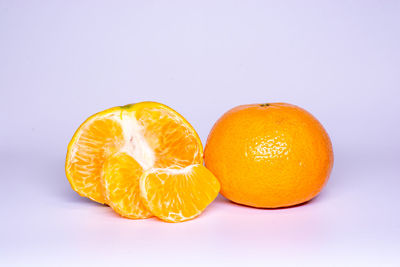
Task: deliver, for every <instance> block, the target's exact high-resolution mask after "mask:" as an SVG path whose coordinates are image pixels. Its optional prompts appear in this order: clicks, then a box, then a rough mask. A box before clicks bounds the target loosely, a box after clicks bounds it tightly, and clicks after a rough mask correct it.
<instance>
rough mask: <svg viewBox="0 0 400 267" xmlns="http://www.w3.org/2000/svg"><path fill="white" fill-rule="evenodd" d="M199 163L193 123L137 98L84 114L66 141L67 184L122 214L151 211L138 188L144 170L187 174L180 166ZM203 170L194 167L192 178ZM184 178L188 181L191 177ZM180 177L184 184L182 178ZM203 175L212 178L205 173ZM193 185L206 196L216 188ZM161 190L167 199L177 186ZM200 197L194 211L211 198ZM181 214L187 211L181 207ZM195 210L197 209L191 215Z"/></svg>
mask: <svg viewBox="0 0 400 267" xmlns="http://www.w3.org/2000/svg"><path fill="white" fill-rule="evenodd" d="M202 163H203V149H202V145H201V141H200V139H199V137H198V135H197V133H196V131H195V130H194V129H193V127H192V126H191V125H190V124H189V123H188V122H187V121H186V120H185V119H184V118H183V117H182V116H181V115H180V114H178V113H177V112H176V111H174V110H173V109H171V108H169V107H167V106H165V105H163V104H160V103H155V102H142V103H138V104H131V105H126V106H122V107H114V108H111V109H107V110H105V111H102V112H100V113H97V114H95V115H93V116H91V117H90V118H88V119H87V120H86V121H85V122H84V123H83V124H82V125H81V126H80V127H79V128H78V130H77V131H76V132H75V134H74V136H73V138H72V140H71V142H70V143H69V145H68V152H67V157H66V164H65V171H66V175H67V178H68V180H69V182H70V183H71V186H72V188H73V189H74V190H75V191H76V192H78V193H79V194H80V195H81V196H84V197H88V198H90V199H92V200H94V201H96V202H99V203H107V204H108V205H110V206H111V207H112V208H113V209H114V210H115V211H116V212H117V213H119V214H120V215H122V216H125V217H128V218H146V217H149V216H151V212H150V211H149V210H148V209H147V208H146V206H144V204H143V203H142V198H141V193H140V186H139V182H140V178H141V176H142V175H144V173H145V172H146V171H149V170H153V169H157V170H162V169H167V170H168V171H172V172H180V171H181V172H182V173H186V172H185V171H182V169H183V170H186V169H192V168H193V169H197V168H198V167H192V166H197V165H199V164H200V165H201V164H202ZM202 168H204V167H202ZM200 169H201V168H200ZM156 172H157V171H156ZM203 173H204V171H199V174H196V175H197V176H198V177H197V178H196V179H200V176H202V175H203ZM203 176H204V175H203ZM187 178H188V184H190V181H189V180H190V179H189V178H190V177H187ZM177 179H178V178H177ZM179 179H180V181H181V182H184V179H183V176H180V177H179ZM179 179H178V180H179ZM196 179H194V180H196ZM205 179H206V181H207V179H211V180H212V179H214V177H211V178H210V175H209V174H207V175H205ZM194 180H193V181H194ZM150 184H151V183H150ZM176 185H177V186H179V185H180V184H176ZM192 185H193V186H194V187H193V188H191V189H190V190H192V191H193V192H200V193H201V195H206V196H208V194H209V191H210V192H214V191H215V188H214V187H213V186H209V187H207V186H205V187H202V188H195V187H196V186H202V185H203V184H202V183H193V184H192ZM186 189H187V190H189V188H186ZM152 190H154V187H152ZM162 190H164V193H165V194H166V195H165V196H164V199H165V201H166V202H167V201H168V196H171V197H172V198H173V197H175V195H174V194H175V193H176V192H177V190H179V188H178V187H165V188H163V189H162ZM168 190H170V191H171V192H170V193H168ZM190 190H189V191H190ZM202 190H204V191H202ZM152 192H153V191H152ZM193 196H195V195H193ZM196 197H197V195H196ZM214 198H215V196H214ZM199 199H200V200H199V201H200V202H201V201H204V203H206V204H204V203H203V204H204V205H199V203H197V202H196V203H197V204H196V205H197V206H196V207H200V208H199V209H201V208H205V206H206V205H208V204H209V202H211V201H212V200H211V201H210V198H207V197H201V198H199ZM146 200H147V199H146ZM186 200H188V199H186ZM170 201H171V202H172V201H174V200H173V199H171V200H170ZM188 201H189V202H188V204H187V205H185V207H186V206H190V205H191V204H190V201H191V200H188ZM151 207H152V206H151ZM182 212H183V213H184V214H186V213H185V212H186V210H185V211H182ZM197 212H198V209H197V210H196V211H195V212H193V214H197ZM189 217H190V216H189ZM182 218H183V217H182ZM184 218H187V217H184Z"/></svg>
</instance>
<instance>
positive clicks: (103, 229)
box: [0, 1, 400, 266]
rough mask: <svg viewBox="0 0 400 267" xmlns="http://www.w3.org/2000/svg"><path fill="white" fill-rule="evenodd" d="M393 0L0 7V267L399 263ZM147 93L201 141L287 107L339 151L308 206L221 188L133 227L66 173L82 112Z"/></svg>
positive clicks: (398, 57)
mask: <svg viewBox="0 0 400 267" xmlns="http://www.w3.org/2000/svg"><path fill="white" fill-rule="evenodd" d="M399 14H400V8H399V3H398V2H397V1H384V2H381V1H352V2H346V3H345V2H342V1H331V2H326V3H321V2H320V1H315V2H310V1H307V2H301V3H300V2H285V3H283V2H273V1H271V2H266V1H199V2H197V3H194V2H185V1H182V2H178V1H165V2H161V1H152V2H148V1H136V2H131V1H126V2H122V1H114V2H113V3H111V2H108V1H76V2H69V3H67V2H62V1H41V2H32V1H0V90H1V91H0V92H1V95H0V112H1V113H0V114H1V117H0V120H1V121H0V125H2V127H1V131H0V138H1V140H2V141H1V143H0V144H1V146H0V170H1V178H0V179H1V186H0V203H1V204H0V205H1V209H2V211H3V212H2V217H1V220H0V265H4V266H13V265H15V266H32V265H37V266H54V265H57V266H62V265H64V266H71V265H72V264H73V265H74V266H78V265H80V266H88V265H97V266H110V265H111V264H119V265H124V266H134V265H137V266H141V265H142V264H140V263H148V264H152V265H159V264H161V263H163V264H166V265H182V266H187V265H189V264H191V265H203V266H204V264H205V263H207V264H210V265H228V264H229V265H250V264H254V265H262V266H265V265H267V264H269V265H271V266H283V265H288V266H367V265H370V266H398V265H400V260H399V258H400V257H399V255H398V251H399V249H400V241H399V239H400V215H399V208H398V202H399V200H398V199H399V197H398V188H399V186H400V180H399V178H400V167H399V163H400V162H399V152H400V142H399V136H400V125H399V114H400V106H399V104H398V103H399V101H398V98H399V88H400V75H399V70H400V50H399V47H400V40H399V38H400V27H399V25H400V16H399ZM143 100H153V101H159V102H162V103H165V104H167V105H170V106H171V107H173V108H174V109H176V110H177V111H179V112H180V113H181V114H183V115H184V116H185V117H186V118H187V119H188V120H189V122H191V123H192V125H193V126H194V127H195V129H197V130H198V132H199V134H200V136H201V138H202V140H203V143H204V141H205V140H206V137H207V134H208V132H209V130H210V129H211V126H212V125H213V123H214V122H215V121H216V120H217V118H218V117H219V116H220V115H222V113H223V112H225V111H226V110H227V109H229V108H231V107H233V106H236V105H239V104H245V103H257V102H261V103H264V102H277V101H282V102H289V103H293V104H297V105H299V106H302V107H304V108H306V109H307V110H309V111H310V112H311V113H313V114H314V115H315V116H316V117H317V118H318V119H319V120H320V121H321V123H322V124H323V125H324V126H325V128H326V129H327V131H328V132H329V134H330V136H331V138H332V141H333V145H334V152H335V165H334V169H333V173H332V175H331V179H330V181H329V183H328V185H327V187H326V188H325V189H324V190H323V192H322V194H321V195H320V196H319V197H318V198H316V199H315V200H314V201H311V202H309V203H307V204H305V205H302V206H298V207H294V208H287V209H277V210H263V209H252V208H247V207H244V206H238V205H235V204H232V203H230V202H228V201H226V200H225V199H223V198H222V197H219V198H218V199H217V200H216V201H215V202H214V203H213V204H212V205H211V206H210V207H209V208H208V209H207V210H206V211H205V212H204V214H203V215H201V216H200V217H199V218H197V219H195V220H192V221H189V222H186V223H181V224H168V223H163V222H160V221H157V220H155V219H149V220H140V221H133V220H127V219H122V218H120V217H118V216H116V215H115V214H114V213H113V212H112V211H111V210H110V209H109V208H107V207H103V206H100V205H97V204H94V203H92V202H90V201H88V200H85V199H82V198H80V197H79V196H78V195H77V194H76V193H75V192H73V191H72V189H71V188H70V186H69V184H68V181H67V179H66V178H65V174H64V169H63V168H64V157H65V153H66V147H67V144H68V142H69V140H70V138H71V137H72V135H73V133H74V131H75V129H76V128H77V127H78V126H79V124H80V123H81V122H83V120H84V119H86V117H88V116H89V115H91V114H92V113H95V112H97V111H100V110H102V109H105V108H108V107H111V106H115V105H123V104H127V103H131V102H138V101H143Z"/></svg>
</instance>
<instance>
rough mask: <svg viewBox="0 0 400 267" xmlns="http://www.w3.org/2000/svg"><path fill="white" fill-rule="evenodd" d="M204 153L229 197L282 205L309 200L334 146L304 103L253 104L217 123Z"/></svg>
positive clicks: (256, 203) (329, 165) (319, 185)
mask: <svg viewBox="0 0 400 267" xmlns="http://www.w3.org/2000/svg"><path fill="white" fill-rule="evenodd" d="M204 159H205V165H206V167H207V168H208V169H209V170H210V171H211V172H212V173H213V174H214V175H215V176H216V177H217V179H218V180H219V181H220V183H221V194H222V195H223V196H225V197H226V198H228V199H230V200H231V201H233V202H236V203H239V204H243V205H248V206H253V207H259V208H279V207H288V206H293V205H297V204H300V203H303V202H306V201H308V200H310V199H312V198H314V197H315V196H316V195H317V194H318V193H319V192H320V191H321V189H322V188H323V186H324V185H325V183H326V182H327V180H328V178H329V174H330V172H331V169H332V166H333V151H332V144H331V141H330V139H329V136H328V134H327V132H326V131H325V129H324V128H323V127H322V125H321V124H320V123H319V122H318V120H317V119H316V118H314V117H313V116H312V115H311V114H310V113H308V112H307V111H305V110H304V109H302V108H300V107H297V106H294V105H291V104H286V103H271V104H251V105H243V106H238V107H235V108H233V109H231V110H229V111H228V112H226V113H225V114H224V115H223V116H222V117H221V118H220V119H219V120H218V121H217V122H216V123H215V125H214V127H213V129H212V130H211V132H210V134H209V136H208V139H207V144H206V147H205V151H204Z"/></svg>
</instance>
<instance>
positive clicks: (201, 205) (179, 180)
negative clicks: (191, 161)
mask: <svg viewBox="0 0 400 267" xmlns="http://www.w3.org/2000/svg"><path fill="white" fill-rule="evenodd" d="M219 189H220V185H219V182H218V180H217V178H215V176H214V175H213V174H212V173H211V172H210V171H209V170H208V169H207V168H206V167H204V166H203V165H202V164H195V165H190V166H188V167H186V168H180V169H168V168H164V169H160V168H156V169H151V170H149V171H147V172H145V173H144V174H143V176H142V177H141V179H140V192H141V195H142V199H143V201H144V204H145V205H146V206H147V208H148V209H149V210H150V211H151V213H153V215H155V216H157V217H158V218H160V219H162V220H164V221H167V222H182V221H187V220H190V219H192V218H194V217H196V216H198V215H199V214H200V213H201V212H202V211H203V210H204V209H205V208H206V207H207V206H208V205H209V204H210V203H211V202H212V201H213V200H214V199H215V198H216V197H217V195H218V192H219Z"/></svg>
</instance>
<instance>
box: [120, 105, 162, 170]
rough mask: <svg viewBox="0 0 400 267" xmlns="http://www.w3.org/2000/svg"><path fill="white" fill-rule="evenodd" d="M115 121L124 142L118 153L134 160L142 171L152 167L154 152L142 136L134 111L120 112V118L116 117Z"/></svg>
mask: <svg viewBox="0 0 400 267" xmlns="http://www.w3.org/2000/svg"><path fill="white" fill-rule="evenodd" d="M115 115H117V114H115ZM115 119H116V121H118V122H119V123H120V125H121V127H122V130H123V134H124V140H125V143H124V145H123V147H122V148H121V150H120V152H124V153H126V154H128V155H129V156H131V157H132V158H134V159H135V160H136V161H137V162H138V163H139V164H140V166H141V167H142V168H143V169H144V170H148V169H150V168H151V167H153V165H154V162H155V156H154V152H153V150H152V149H151V148H150V146H149V144H148V143H147V141H146V139H145V138H144V136H143V127H142V126H140V124H139V123H138V121H137V119H136V117H135V111H121V114H120V116H116V118H115Z"/></svg>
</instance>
